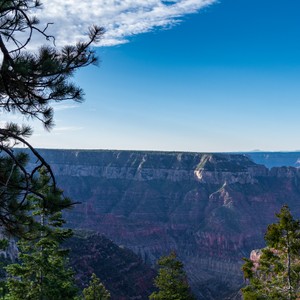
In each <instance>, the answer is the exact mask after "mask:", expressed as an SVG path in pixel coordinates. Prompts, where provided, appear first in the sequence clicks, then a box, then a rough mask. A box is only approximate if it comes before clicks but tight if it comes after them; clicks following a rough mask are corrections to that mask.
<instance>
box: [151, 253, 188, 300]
mask: <svg viewBox="0 0 300 300" xmlns="http://www.w3.org/2000/svg"><path fill="white" fill-rule="evenodd" d="M158 265H159V267H160V269H159V272H158V275H157V277H156V278H155V281H154V285H155V286H156V287H157V288H158V291H157V292H153V293H152V294H151V295H150V297H149V299H154V300H166V299H168V300H192V299H194V297H193V296H192V294H191V292H190V288H189V285H188V282H187V277H186V274H185V272H184V270H183V264H182V262H180V261H179V260H178V259H177V256H176V253H175V252H171V254H170V255H168V256H163V257H162V258H160V259H159V261H158Z"/></svg>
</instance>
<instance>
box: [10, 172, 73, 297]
mask: <svg viewBox="0 0 300 300" xmlns="http://www.w3.org/2000/svg"><path fill="white" fill-rule="evenodd" d="M49 180H50V179H49V177H48V176H46V174H44V173H43V172H41V175H40V177H39V180H38V181H37V185H38V186H39V189H38V193H39V194H40V195H41V197H39V196H37V195H35V196H31V197H30V201H29V203H30V209H31V212H32V215H33V216H34V218H35V219H36V220H37V221H38V222H36V223H34V225H35V226H34V228H33V230H32V231H31V232H30V233H27V234H26V235H25V236H24V237H23V238H22V239H20V241H19V242H18V247H19V251H20V253H19V263H15V264H11V265H9V266H8V267H6V270H7V273H8V274H9V278H8V281H7V286H8V289H9V294H8V296H7V299H9V300H21V299H24V300H25V299H31V300H41V299H42V300H63V299H74V298H75V296H76V295H77V288H76V287H75V285H74V280H73V272H72V270H71V269H70V268H68V267H67V255H68V250H66V249H63V248H62V247H61V246H60V245H61V243H62V242H63V241H65V240H66V239H68V238H69V237H70V236H71V235H72V231H71V230H70V229H64V228H62V226H63V224H64V223H65V222H64V220H63V218H62V214H61V211H60V206H61V207H64V206H65V205H66V204H67V202H68V201H70V200H68V199H65V198H63V197H62V192H61V191H60V190H58V189H56V190H55V193H53V189H52V187H51V186H49ZM54 204H55V205H54Z"/></svg>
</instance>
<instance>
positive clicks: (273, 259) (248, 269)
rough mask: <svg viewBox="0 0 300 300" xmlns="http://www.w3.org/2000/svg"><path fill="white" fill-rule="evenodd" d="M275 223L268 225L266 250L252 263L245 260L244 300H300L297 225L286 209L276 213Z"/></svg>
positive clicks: (298, 226)
mask: <svg viewBox="0 0 300 300" xmlns="http://www.w3.org/2000/svg"><path fill="white" fill-rule="evenodd" d="M276 217H277V218H278V222H277V223H275V224H271V225H269V226H268V229H267V232H266V234H265V240H266V244H267V247H266V248H264V249H262V250H261V256H260V258H259V261H258V262H257V263H256V264H254V262H253V261H251V260H250V259H246V258H245V259H244V260H245V264H244V265H243V268H242V269H243V272H244V277H245V278H246V279H247V280H248V283H249V284H248V286H246V287H245V288H243V289H242V292H243V296H244V299H246V300H247V299H253V300H255V299H285V300H286V299H298V297H300V256H299V254H300V222H299V220H295V219H294V218H293V217H292V215H291V212H290V210H289V208H288V206H283V207H282V209H281V211H280V213H278V214H276Z"/></svg>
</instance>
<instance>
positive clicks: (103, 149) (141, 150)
mask: <svg viewBox="0 0 300 300" xmlns="http://www.w3.org/2000/svg"><path fill="white" fill-rule="evenodd" d="M16 149H28V147H26V146H25V147H19V146H18V147H16ZM35 149H36V150H62V151H68V150H73V151H124V152H125V151H128V152H166V153H168V152H169V153H205V154H210V153H211V154H214V153H228V154H234V153H237V154H239V153H300V150H275V151H272V150H250V151H184V150H183V151H182V150H155V149H109V148H106V149H105V148H44V147H37V148H35Z"/></svg>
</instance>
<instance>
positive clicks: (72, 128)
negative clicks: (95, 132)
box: [53, 126, 83, 133]
mask: <svg viewBox="0 0 300 300" xmlns="http://www.w3.org/2000/svg"><path fill="white" fill-rule="evenodd" d="M82 129H83V127H77V126H63V127H55V128H54V129H53V132H54V133H61V132H66V131H78V130H82Z"/></svg>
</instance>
